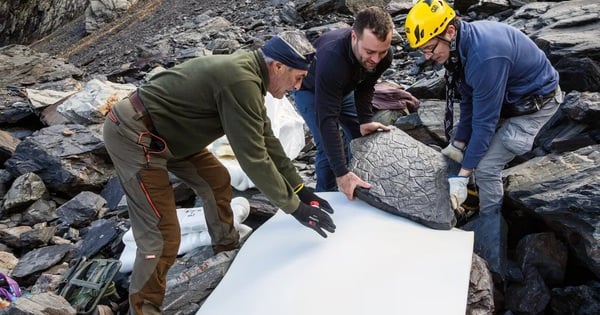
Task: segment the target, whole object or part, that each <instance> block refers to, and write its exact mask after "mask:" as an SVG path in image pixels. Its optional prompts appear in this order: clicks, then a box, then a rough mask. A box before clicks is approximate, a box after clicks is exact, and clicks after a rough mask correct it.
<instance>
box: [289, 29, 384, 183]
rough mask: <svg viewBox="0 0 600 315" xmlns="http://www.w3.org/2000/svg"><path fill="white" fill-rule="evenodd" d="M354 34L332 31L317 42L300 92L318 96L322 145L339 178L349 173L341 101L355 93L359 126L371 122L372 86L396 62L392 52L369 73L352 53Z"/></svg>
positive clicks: (317, 104)
mask: <svg viewBox="0 0 600 315" xmlns="http://www.w3.org/2000/svg"><path fill="white" fill-rule="evenodd" d="M351 31H352V29H351V28H345V29H340V30H335V31H330V32H327V33H325V34H323V35H322V36H321V37H319V38H318V39H317V40H316V41H315V43H314V46H315V48H316V49H317V53H316V57H315V60H314V62H313V63H312V65H311V68H310V69H309V71H308V74H307V76H306V78H304V80H302V88H301V89H304V90H310V91H312V92H313V93H314V94H315V100H314V104H315V107H316V109H315V110H316V112H317V125H318V128H319V130H320V132H321V145H322V147H323V150H324V151H325V154H326V155H327V158H328V159H329V164H330V165H331V168H332V170H333V173H334V174H335V176H336V177H339V176H343V175H345V174H346V173H348V168H347V166H346V158H345V154H344V150H343V144H342V139H341V138H340V134H339V125H338V119H339V117H340V112H341V105H342V99H343V98H344V96H346V95H348V94H349V93H350V92H352V91H354V99H355V104H356V110H357V113H358V120H359V122H360V123H361V124H363V123H368V122H371V121H372V118H373V110H372V105H371V100H372V98H373V90H374V88H373V86H374V85H375V83H377V80H378V79H379V77H380V76H381V74H382V73H383V72H384V71H385V70H386V69H387V68H389V66H390V65H391V64H392V58H393V56H392V55H393V54H392V51H391V48H390V50H389V51H388V54H387V55H386V56H385V58H383V59H382V60H381V61H380V62H379V64H378V65H377V67H376V68H375V69H374V70H373V71H367V70H366V69H365V68H363V67H362V66H361V64H360V63H359V61H358V60H357V59H356V57H355V56H354V53H353V52H352V40H351ZM355 136H360V135H355Z"/></svg>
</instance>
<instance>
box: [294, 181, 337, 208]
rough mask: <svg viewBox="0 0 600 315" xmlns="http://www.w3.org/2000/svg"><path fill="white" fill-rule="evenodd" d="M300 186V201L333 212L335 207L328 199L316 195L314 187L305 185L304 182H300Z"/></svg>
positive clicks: (298, 193) (297, 193)
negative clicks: (332, 206)
mask: <svg viewBox="0 0 600 315" xmlns="http://www.w3.org/2000/svg"><path fill="white" fill-rule="evenodd" d="M298 187H299V188H300V190H299V191H298V192H296V195H298V198H300V201H302V202H304V203H305V204H307V205H309V206H317V207H320V208H321V209H323V210H325V211H327V212H329V213H333V208H331V205H330V204H329V202H327V200H325V199H323V198H321V197H319V196H317V195H315V190H314V189H312V188H310V187H307V186H304V184H300V186H298Z"/></svg>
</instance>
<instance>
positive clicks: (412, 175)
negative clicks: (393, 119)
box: [350, 127, 456, 230]
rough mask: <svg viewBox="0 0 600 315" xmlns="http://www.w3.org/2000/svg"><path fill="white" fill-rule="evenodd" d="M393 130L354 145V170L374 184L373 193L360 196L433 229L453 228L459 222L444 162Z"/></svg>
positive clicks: (372, 203) (394, 128)
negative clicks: (449, 190)
mask: <svg viewBox="0 0 600 315" xmlns="http://www.w3.org/2000/svg"><path fill="white" fill-rule="evenodd" d="M391 128H392V130H391V131H389V132H377V133H375V134H372V135H369V136H365V137H361V138H356V139H354V140H352V142H351V143H350V147H351V149H352V155H353V157H352V163H351V166H350V170H351V171H352V172H354V173H355V174H356V175H357V176H358V177H360V178H362V179H363V180H365V181H366V182H368V183H370V184H371V185H372V187H371V188H370V189H369V190H366V189H357V190H356V193H357V196H358V197H359V198H361V199H363V200H365V201H366V202H367V203H369V204H371V205H373V206H375V207H378V208H380V209H382V210H385V211H388V212H391V213H393V214H396V215H400V216H403V217H406V218H408V219H410V220H413V221H415V222H418V223H421V224H424V225H426V226H428V227H431V228H434V229H444V230H448V229H451V228H452V227H454V225H455V224H456V219H455V217H454V212H453V211H452V210H451V209H450V202H449V200H450V199H449V196H448V180H447V178H448V174H447V171H446V170H447V163H446V160H445V158H444V157H443V155H442V154H441V153H439V152H437V151H435V150H433V149H432V148H430V147H428V146H427V145H425V144H423V143H421V142H418V141H417V140H415V139H413V138H411V137H410V136H409V135H407V134H406V133H405V132H404V131H402V130H400V129H398V128H396V127H391Z"/></svg>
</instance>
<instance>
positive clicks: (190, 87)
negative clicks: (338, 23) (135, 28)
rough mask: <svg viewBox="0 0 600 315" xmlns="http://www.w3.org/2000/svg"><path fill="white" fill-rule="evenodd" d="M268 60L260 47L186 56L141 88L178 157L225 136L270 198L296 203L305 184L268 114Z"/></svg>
mask: <svg viewBox="0 0 600 315" xmlns="http://www.w3.org/2000/svg"><path fill="white" fill-rule="evenodd" d="M268 84H269V75H268V72H267V65H266V64H265V62H264V59H263V56H262V53H261V52H260V51H254V52H238V53H235V54H233V55H214V56H208V57H198V58H194V59H191V60H188V61H186V62H184V63H182V64H180V65H177V66H175V67H173V68H171V69H169V70H166V71H163V72H160V73H158V74H156V75H155V76H154V77H152V79H151V80H150V81H149V82H148V84H146V85H144V86H142V87H140V88H139V89H138V93H139V96H140V98H141V100H142V101H143V102H144V105H145V106H146V108H147V110H148V112H149V113H150V117H151V118H152V122H153V123H154V126H155V127H156V131H157V132H158V133H159V134H160V136H161V137H163V138H164V139H165V141H166V142H167V145H168V146H169V149H170V150H171V152H172V153H173V154H174V156H175V157H176V158H183V157H186V156H190V155H192V154H194V153H196V152H199V151H200V150H202V149H203V148H205V147H206V146H207V145H209V144H210V143H212V142H213V141H214V140H216V139H217V138H219V137H221V136H223V135H224V134H225V135H226V136H227V139H228V140H229V143H230V145H231V147H232V149H233V152H234V153H235V156H236V158H237V160H238V162H239V163H240V166H241V167H242V169H243V170H244V172H245V173H246V175H248V177H249V178H250V179H251V180H252V182H253V183H254V184H255V185H256V187H257V188H258V189H259V190H260V191H261V192H262V193H263V194H265V195H266V196H267V197H268V198H269V199H270V200H271V202H273V203H274V204H275V205H276V206H278V207H280V208H281V209H283V210H284V211H285V212H287V213H291V212H293V211H294V210H296V209H297V208H298V205H299V202H300V201H299V199H298V197H297V196H296V194H294V189H293V187H296V186H297V185H299V184H300V183H302V178H301V177H300V176H299V175H298V173H297V171H296V168H295V167H294V165H293V164H292V161H291V160H290V159H289V158H288V157H287V156H286V154H285V152H284V150H283V147H282V146H281V143H280V142H279V139H277V138H276V137H275V135H274V134H273V130H272V128H271V121H270V120H269V117H268V116H267V108H266V106H265V104H264V103H265V95H266V93H267V87H268Z"/></svg>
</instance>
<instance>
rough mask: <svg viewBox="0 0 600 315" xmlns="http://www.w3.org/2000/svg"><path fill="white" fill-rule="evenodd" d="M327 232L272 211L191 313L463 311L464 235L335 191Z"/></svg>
mask: <svg viewBox="0 0 600 315" xmlns="http://www.w3.org/2000/svg"><path fill="white" fill-rule="evenodd" d="M319 195H320V196H322V197H323V198H325V199H327V200H328V201H329V202H330V203H331V205H332V206H333V208H334V209H335V210H336V212H335V214H333V215H332V217H333V219H334V221H335V224H336V225H337V230H336V232H335V233H333V234H329V237H328V238H327V239H323V238H321V237H320V236H319V235H318V234H316V233H315V232H313V231H311V230H309V229H308V228H306V227H304V226H302V225H300V224H299V223H298V222H297V221H296V220H295V219H294V218H293V217H292V216H290V215H286V214H285V213H283V212H282V211H278V212H277V214H276V215H275V216H273V217H272V218H271V219H269V220H268V221H267V222H266V223H265V224H263V225H262V226H261V227H260V228H259V229H258V230H256V231H255V232H254V233H253V234H252V235H251V236H250V237H249V238H248V240H247V241H246V243H245V244H244V245H243V247H242V248H241V249H240V251H239V253H238V254H237V256H236V258H235V260H234V261H233V263H232V265H231V266H230V269H229V270H228V271H227V273H226V274H225V277H224V278H223V279H222V280H221V282H220V283H219V285H218V286H217V287H216V289H215V290H214V291H213V293H212V294H211V295H210V296H209V297H208V298H207V300H206V301H205V303H204V304H203V305H202V307H201V308H200V310H199V311H198V312H197V313H196V314H197V315H231V314H244V315H280V314H286V315H296V314H298V315H300V314H302V315H305V314H311V315H320V314H323V315H336V314H344V315H354V314H356V315H358V314H360V315H364V314H378V315H381V314H411V315H415V314H436V315H437V314H445V315H453V314H456V315H459V314H460V315H464V314H465V312H466V303H467V292H468V286H469V275H470V271H471V257H472V252H473V233H472V232H466V231H461V230H458V229H452V230H449V231H440V230H433V229H430V228H427V227H425V226H423V225H420V224H417V223H414V222H411V221H409V220H407V219H404V218H402V217H399V216H395V215H392V214H389V213H386V212H384V211H382V210H379V209H376V208H373V207H371V206H370V205H368V204H367V203H365V202H363V201H360V200H355V201H349V200H347V199H346V197H345V196H344V195H343V194H342V193H339V192H332V193H320V194H319Z"/></svg>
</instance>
